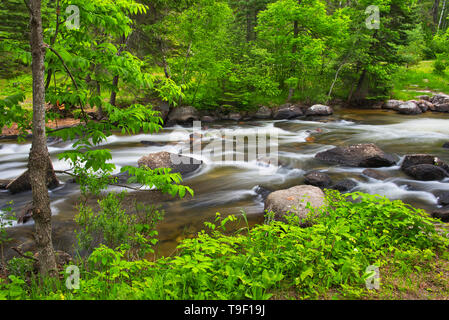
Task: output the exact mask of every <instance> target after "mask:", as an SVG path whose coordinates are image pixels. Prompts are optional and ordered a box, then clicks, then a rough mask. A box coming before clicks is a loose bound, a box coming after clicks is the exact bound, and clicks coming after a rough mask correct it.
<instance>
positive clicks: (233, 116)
mask: <svg viewBox="0 0 449 320" xmlns="http://www.w3.org/2000/svg"><path fill="white" fill-rule="evenodd" d="M155 110H158V111H160V113H161V117H162V118H163V120H164V123H167V124H168V125H173V124H185V123H191V122H192V121H202V122H214V121H218V120H231V121H248V120H263V119H275V120H281V119H294V118H298V117H302V116H329V115H332V114H333V113H334V111H333V109H332V107H329V106H325V105H321V104H316V105H313V106H310V107H307V106H303V105H298V104H291V103H286V104H283V105H281V106H279V107H274V108H270V107H267V106H261V107H259V108H258V109H257V110H255V111H240V112H236V111H233V110H230V109H228V108H218V109H217V110H214V111H209V110H198V109H195V108H194V107H192V106H180V107H176V108H173V109H172V110H171V111H169V112H168V111H167V110H166V108H164V109H162V108H161V107H156V108H155Z"/></svg>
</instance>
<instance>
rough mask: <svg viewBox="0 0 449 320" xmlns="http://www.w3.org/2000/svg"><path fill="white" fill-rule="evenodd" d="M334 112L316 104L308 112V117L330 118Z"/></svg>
mask: <svg viewBox="0 0 449 320" xmlns="http://www.w3.org/2000/svg"><path fill="white" fill-rule="evenodd" d="M333 113H334V110H333V109H332V108H331V107H329V106H325V105H322V104H315V105H313V106H311V107H310V108H309V109H307V110H306V116H330V115H331V114H333Z"/></svg>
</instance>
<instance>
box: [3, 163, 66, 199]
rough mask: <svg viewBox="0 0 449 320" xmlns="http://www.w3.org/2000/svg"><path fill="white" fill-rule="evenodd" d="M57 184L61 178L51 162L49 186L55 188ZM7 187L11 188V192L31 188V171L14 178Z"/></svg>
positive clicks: (48, 171) (48, 172)
mask: <svg viewBox="0 0 449 320" xmlns="http://www.w3.org/2000/svg"><path fill="white" fill-rule="evenodd" d="M57 186H59V180H58V178H57V177H56V174H55V172H54V170H53V165H51V163H50V166H49V168H48V170H47V187H48V188H49V189H53V188H56V187H57ZM5 189H7V190H9V191H10V192H11V193H19V192H24V191H29V190H31V183H30V174H29V171H28V170H26V171H25V172H24V173H22V174H21V175H20V176H18V177H17V178H15V179H14V180H12V181H11V182H10V183H8V185H7V186H6V187H5Z"/></svg>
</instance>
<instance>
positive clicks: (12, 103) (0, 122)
mask: <svg viewBox="0 0 449 320" xmlns="http://www.w3.org/2000/svg"><path fill="white" fill-rule="evenodd" d="M24 99H25V95H24V94H23V93H17V94H15V95H12V96H9V97H6V98H4V99H0V128H3V127H4V126H7V127H9V128H10V127H11V126H12V125H13V124H17V129H18V130H19V136H21V138H22V139H23V138H24V136H26V135H27V129H29V128H30V126H31V115H30V113H29V112H28V111H27V110H25V109H24V108H23V107H22V106H21V105H20V102H22V101H23V100H24Z"/></svg>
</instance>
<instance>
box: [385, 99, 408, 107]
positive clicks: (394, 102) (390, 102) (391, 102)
mask: <svg viewBox="0 0 449 320" xmlns="http://www.w3.org/2000/svg"><path fill="white" fill-rule="evenodd" d="M403 103H404V101H402V100H394V99H392V100H387V101H385V103H384V104H383V106H382V108H383V109H389V110H398V107H399V106H400V105H401V104H403Z"/></svg>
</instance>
